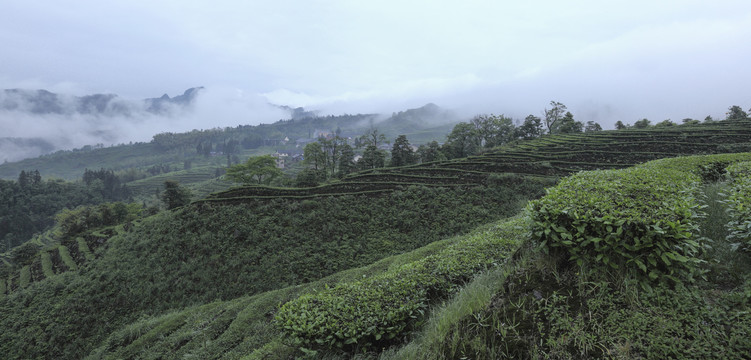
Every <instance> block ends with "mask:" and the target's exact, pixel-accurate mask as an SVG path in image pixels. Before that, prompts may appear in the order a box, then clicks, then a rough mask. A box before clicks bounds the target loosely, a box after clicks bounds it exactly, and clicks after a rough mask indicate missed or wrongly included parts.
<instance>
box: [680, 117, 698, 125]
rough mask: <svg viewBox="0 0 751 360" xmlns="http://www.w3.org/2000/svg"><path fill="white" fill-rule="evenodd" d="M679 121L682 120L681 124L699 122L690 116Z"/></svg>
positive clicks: (696, 123) (695, 123)
mask: <svg viewBox="0 0 751 360" xmlns="http://www.w3.org/2000/svg"><path fill="white" fill-rule="evenodd" d="M681 121H682V122H683V125H698V124H699V123H700V121H699V120H695V119H692V118H685V119H683V120H681Z"/></svg>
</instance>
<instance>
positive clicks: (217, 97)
mask: <svg viewBox="0 0 751 360" xmlns="http://www.w3.org/2000/svg"><path fill="white" fill-rule="evenodd" d="M59 99H60V107H61V108H63V109H64V110H63V111H62V112H61V113H34V112H32V111H31V110H32V109H33V108H34V106H35V104H30V103H20V106H18V107H17V108H16V109H13V110H0V129H3V132H2V135H0V162H3V161H9V162H12V161H17V160H21V159H23V158H28V157H34V156H39V155H42V154H44V153H48V152H50V151H51V150H62V149H73V148H80V147H83V146H85V145H97V144H102V145H104V146H109V145H115V144H122V143H129V142H139V141H141V142H147V141H150V140H151V138H152V136H153V135H155V134H158V133H161V132H186V131H190V130H193V129H210V128H216V127H227V126H237V125H241V124H243V125H245V124H259V123H270V122H274V121H277V120H279V119H286V118H288V117H289V112H288V111H285V110H282V109H280V108H278V107H275V106H273V105H270V104H269V103H268V102H267V101H266V99H265V98H263V97H260V96H258V95H252V94H246V93H244V92H242V91H239V90H235V89H226V88H225V89H223V88H216V89H203V90H201V92H200V95H198V96H197V97H196V98H195V99H194V101H193V102H192V103H191V104H189V105H187V106H185V107H182V106H178V105H165V108H164V109H163V111H161V112H159V113H152V112H149V111H147V110H148V104H147V103H145V102H143V101H142V100H128V99H120V98H115V99H114V100H112V105H113V106H117V107H118V108H126V109H127V111H125V113H123V112H119V111H111V109H109V110H106V111H102V112H92V113H81V112H78V111H76V105H77V104H76V103H73V101H72V99H74V97H73V96H66V95H60V96H59ZM0 100H3V99H0Z"/></svg>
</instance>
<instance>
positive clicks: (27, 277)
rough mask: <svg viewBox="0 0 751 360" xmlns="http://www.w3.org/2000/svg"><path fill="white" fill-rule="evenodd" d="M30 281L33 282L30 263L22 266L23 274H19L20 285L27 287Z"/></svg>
mask: <svg viewBox="0 0 751 360" xmlns="http://www.w3.org/2000/svg"><path fill="white" fill-rule="evenodd" d="M29 283H31V269H29V265H26V266H24V267H22V268H21V274H20V276H19V280H18V286H20V287H22V288H25V287H27V286H29Z"/></svg>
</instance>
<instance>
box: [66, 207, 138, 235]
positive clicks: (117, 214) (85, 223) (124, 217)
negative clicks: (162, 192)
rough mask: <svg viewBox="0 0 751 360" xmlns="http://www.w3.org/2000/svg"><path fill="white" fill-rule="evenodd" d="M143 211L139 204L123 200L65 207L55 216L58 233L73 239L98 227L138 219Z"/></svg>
mask: <svg viewBox="0 0 751 360" xmlns="http://www.w3.org/2000/svg"><path fill="white" fill-rule="evenodd" d="M142 211H143V209H142V208H141V205H139V204H136V203H131V204H127V205H126V204H123V203H121V202H115V203H104V204H99V205H89V206H79V207H77V208H75V209H73V210H68V209H64V210H63V211H61V212H60V213H58V214H57V215H56V216H55V222H56V224H57V234H56V235H57V236H59V237H61V238H63V239H73V238H75V237H76V236H78V235H79V234H82V233H84V232H87V231H91V230H93V229H96V228H100V227H104V226H112V225H117V224H120V223H123V222H126V221H133V220H135V219H138V218H140V217H141V212H142Z"/></svg>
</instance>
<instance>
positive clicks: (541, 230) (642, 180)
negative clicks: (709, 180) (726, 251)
mask: <svg viewBox="0 0 751 360" xmlns="http://www.w3.org/2000/svg"><path fill="white" fill-rule="evenodd" d="M700 183H701V178H700V177H699V176H698V175H695V174H692V173H690V172H685V171H678V170H671V169H659V168H650V167H633V168H628V169H621V170H600V171H587V172H580V173H578V174H575V175H572V176H570V177H568V178H566V179H563V180H562V181H561V182H560V183H559V185H557V186H556V187H554V188H552V189H549V191H548V194H547V195H546V196H545V197H543V198H541V199H539V200H536V201H533V202H531V203H530V204H529V207H528V210H529V211H528V212H529V214H530V216H531V218H532V237H533V239H535V240H537V241H539V242H540V244H541V246H542V248H544V249H548V250H549V251H551V252H563V253H564V254H565V255H567V256H569V259H570V260H571V261H573V262H575V263H576V264H577V265H579V266H586V267H588V268H590V269H594V270H597V269H603V268H613V269H618V270H625V271H627V272H632V273H633V274H634V275H636V278H637V279H639V280H647V281H642V283H645V284H646V283H648V282H649V281H654V280H668V279H669V280H673V281H680V278H681V277H682V276H683V275H690V274H691V272H692V269H693V268H694V265H696V263H698V262H699V260H698V258H697V257H696V255H697V253H698V252H699V249H700V244H699V242H698V240H697V238H696V236H695V234H697V233H698V231H697V230H698V225H697V217H698V215H699V209H700V204H699V202H698V200H697V198H696V192H697V190H698V187H699V185H700Z"/></svg>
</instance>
